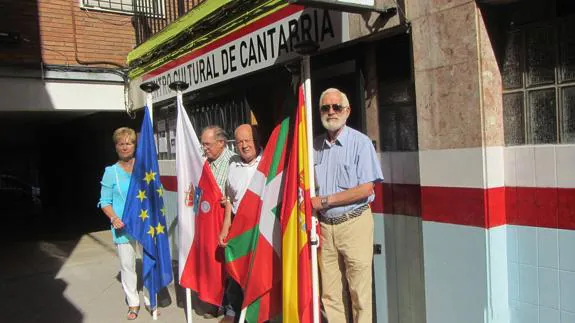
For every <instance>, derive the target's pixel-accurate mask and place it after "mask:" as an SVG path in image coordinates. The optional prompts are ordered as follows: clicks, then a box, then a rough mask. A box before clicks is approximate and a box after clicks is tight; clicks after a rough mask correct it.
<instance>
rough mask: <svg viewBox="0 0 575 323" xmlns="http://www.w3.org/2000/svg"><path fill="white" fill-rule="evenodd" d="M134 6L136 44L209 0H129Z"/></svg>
mask: <svg viewBox="0 0 575 323" xmlns="http://www.w3.org/2000/svg"><path fill="white" fill-rule="evenodd" d="M128 1H130V2H131V6H132V8H133V15H134V18H133V24H134V29H135V31H136V45H140V44H141V43H143V42H145V41H146V40H148V39H149V38H150V37H152V36H153V35H154V34H155V33H157V32H159V31H160V30H162V29H163V28H164V27H166V26H167V25H169V24H170V23H172V22H173V21H175V20H176V19H178V18H179V17H181V16H183V15H185V14H186V13H187V12H188V11H190V9H192V8H194V7H195V6H197V5H199V4H201V3H202V2H205V1H207V0H128Z"/></svg>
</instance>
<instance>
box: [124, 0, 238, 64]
mask: <svg viewBox="0 0 575 323" xmlns="http://www.w3.org/2000/svg"><path fill="white" fill-rule="evenodd" d="M233 1H234V0H209V1H204V2H202V3H201V4H200V5H198V6H196V7H194V8H193V9H192V10H190V11H189V12H188V13H186V14H185V15H183V16H182V17H180V18H178V19H177V20H176V21H174V22H172V23H171V24H169V25H168V26H166V28H164V29H162V30H161V31H160V32H158V33H156V34H154V35H153V36H152V37H151V38H150V39H148V40H146V41H145V42H144V43H142V44H140V46H138V47H136V48H134V50H132V51H131V52H130V53H129V54H128V59H127V60H128V65H129V64H130V63H131V62H133V61H134V60H135V59H138V58H141V57H142V56H144V55H146V54H147V53H149V52H151V51H152V50H154V49H155V48H157V47H158V46H160V45H162V44H164V43H167V42H169V41H170V40H171V39H173V38H174V37H175V36H177V35H179V34H180V33H181V32H183V31H185V30H186V29H188V28H189V27H191V26H193V25H195V24H196V23H197V22H198V21H200V20H202V19H204V18H205V17H207V16H208V15H210V14H212V13H214V12H215V11H216V10H218V9H220V8H221V7H223V6H224V5H226V4H228V3H230V2H233Z"/></svg>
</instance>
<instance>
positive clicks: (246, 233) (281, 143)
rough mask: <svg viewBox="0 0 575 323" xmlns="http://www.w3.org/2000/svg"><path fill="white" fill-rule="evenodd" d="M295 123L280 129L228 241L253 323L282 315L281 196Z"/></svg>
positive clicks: (230, 265)
mask: <svg viewBox="0 0 575 323" xmlns="http://www.w3.org/2000/svg"><path fill="white" fill-rule="evenodd" d="M289 125H290V122H289V118H286V119H284V120H283V122H282V123H281V124H280V125H278V126H276V128H275V129H274V131H273V132H272V134H271V136H270V139H269V140H268V144H267V145H266V147H265V149H264V152H263V154H262V159H261V161H260V163H259V165H258V168H257V171H256V173H255V174H254V176H253V178H252V180H251V182H250V184H249V186H248V189H247V191H246V193H245V195H244V197H243V198H242V200H241V202H240V205H239V207H238V211H237V213H236V216H235V218H234V221H233V223H232V227H231V229H230V233H229V235H228V239H227V241H228V245H227V247H226V268H227V270H228V273H229V274H230V276H231V277H232V278H233V279H235V280H236V281H237V282H238V283H239V284H240V286H241V287H242V289H243V291H244V303H243V304H242V308H247V310H246V321H247V322H248V323H256V322H265V321H267V320H270V319H274V318H277V317H279V315H281V305H282V304H281V296H282V285H281V266H282V264H281V226H280V221H279V219H280V209H281V190H282V176H283V174H284V168H285V164H286V163H287V160H286V150H287V149H286V148H287V139H288V134H289Z"/></svg>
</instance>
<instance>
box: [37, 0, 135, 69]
mask: <svg viewBox="0 0 575 323" xmlns="http://www.w3.org/2000/svg"><path fill="white" fill-rule="evenodd" d="M38 6H39V8H38V12H39V26H40V38H41V41H42V57H43V60H44V63H46V64H70V65H80V64H79V62H78V61H77V60H79V61H87V62H94V61H109V62H114V63H116V64H120V65H125V61H126V56H127V55H128V52H130V51H131V50H132V49H133V48H134V45H135V37H134V28H133V27H132V23H131V19H132V16H130V15H123V14H117V13H107V12H99V11H93V10H83V9H80V6H79V1H78V0H43V1H39V4H38ZM74 22H75V24H74ZM74 26H75V28H74Z"/></svg>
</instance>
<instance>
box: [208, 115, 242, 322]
mask: <svg viewBox="0 0 575 323" xmlns="http://www.w3.org/2000/svg"><path fill="white" fill-rule="evenodd" d="M226 141H227V134H226V132H225V131H224V130H223V129H222V128H221V127H218V126H215V125H211V126H207V127H205V128H204V129H203V130H202V135H201V136H200V143H201V145H202V150H203V151H204V155H205V156H206V159H207V160H208V164H209V165H210V169H211V171H212V173H213V174H214V178H215V179H216V182H217V183H218V186H219V187H220V190H221V191H222V196H224V197H223V198H222V201H221V204H222V207H225V205H226V198H225V195H226V194H225V185H226V180H227V178H228V170H229V167H230V159H231V158H232V157H233V156H235V154H234V152H232V151H231V150H229V149H228V148H227V146H226ZM223 303H224V304H223V307H222V308H219V309H218V308H216V307H215V306H212V305H208V304H204V306H202V308H201V309H200V310H204V311H205V313H204V315H203V316H204V317H205V318H213V317H217V316H219V314H220V313H221V312H225V311H226V310H227V308H228V307H229V301H228V300H227V298H226V297H224V300H223Z"/></svg>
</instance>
